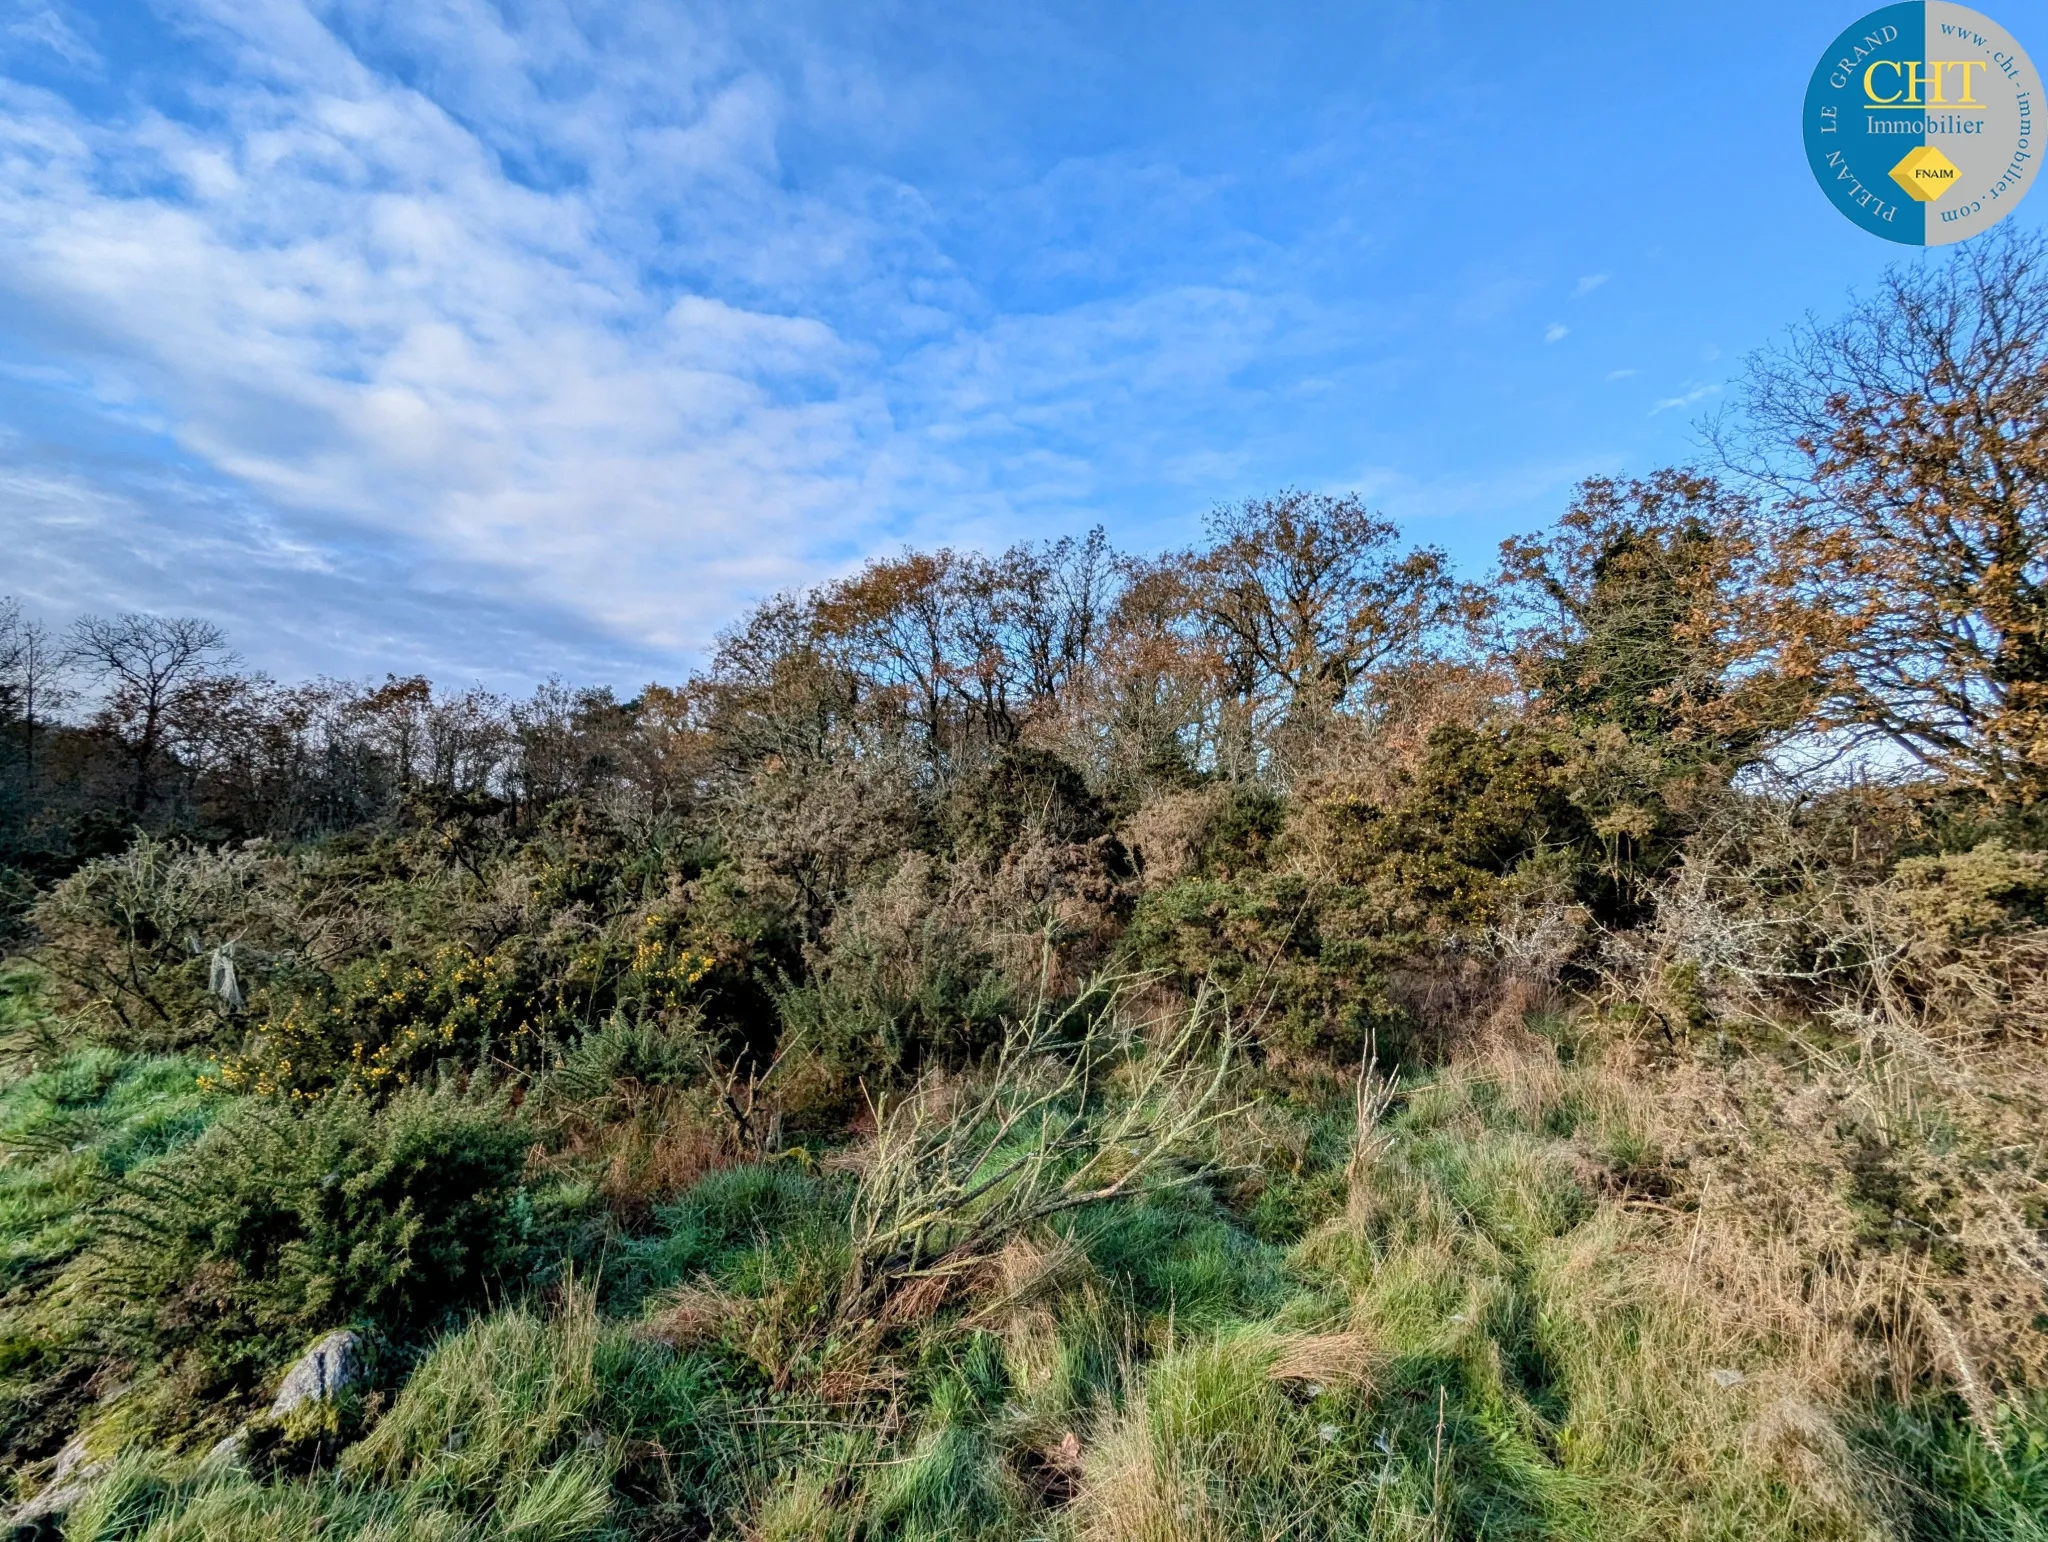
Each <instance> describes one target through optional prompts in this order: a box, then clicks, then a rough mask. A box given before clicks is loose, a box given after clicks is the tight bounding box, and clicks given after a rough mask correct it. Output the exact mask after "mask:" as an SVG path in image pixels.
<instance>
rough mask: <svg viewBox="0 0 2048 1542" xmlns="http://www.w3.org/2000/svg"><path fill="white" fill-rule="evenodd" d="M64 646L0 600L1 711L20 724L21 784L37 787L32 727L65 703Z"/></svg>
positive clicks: (31, 791) (30, 793) (26, 790)
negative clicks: (60, 645)
mask: <svg viewBox="0 0 2048 1542" xmlns="http://www.w3.org/2000/svg"><path fill="white" fill-rule="evenodd" d="M70 699H71V692H70V691H68V690H67V689H65V685H64V662H63V649H62V648H61V647H59V646H58V643H57V640H56V639H55V638H54V637H52V636H51V635H50V629H49V628H48V627H46V626H44V625H43V623H42V622H40V621H37V620H35V619H33V618H32V617H28V616H24V615H23V614H22V613H21V606H20V604H19V603H18V602H17V601H15V600H13V599H5V600H0V714H4V715H5V716H7V717H10V718H13V719H15V720H16V721H18V722H19V723H20V724H21V762H22V785H23V794H24V796H25V797H27V798H30V799H33V798H34V797H35V791H36V731H37V729H38V728H40V727H42V726H43V725H44V724H45V723H46V722H47V721H48V720H49V717H50V715H51V714H52V713H55V712H60V711H62V710H63V709H64V707H65V706H66V705H67V704H68V703H69V701H70Z"/></svg>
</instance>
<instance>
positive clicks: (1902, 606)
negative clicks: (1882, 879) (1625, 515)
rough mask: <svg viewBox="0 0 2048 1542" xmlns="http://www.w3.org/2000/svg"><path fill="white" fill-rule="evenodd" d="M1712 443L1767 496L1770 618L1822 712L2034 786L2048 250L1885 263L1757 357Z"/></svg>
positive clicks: (2041, 731) (1839, 725) (2042, 592)
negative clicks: (1845, 303)
mask: <svg viewBox="0 0 2048 1542" xmlns="http://www.w3.org/2000/svg"><path fill="white" fill-rule="evenodd" d="M1717 437H1718V439H1719V442H1720V444H1721V446H1722V449H1723V453H1724V455H1725V456H1726V458H1727V460H1728V461H1729V463H1730V464H1731V465H1732V466H1734V467H1735V468H1737V469H1738V470H1740V471H1742V472H1743V473H1745V474H1746V475H1748V476H1749V477H1751V478H1752V479H1753V480H1754V481H1755V483H1756V484H1757V485H1758V486H1759V487H1760V489H1762V490H1763V491H1765V492H1766V493H1767V494H1769V495H1770V497H1771V498H1772V500H1773V505H1774V508H1773V512H1774V514H1775V526H1776V528H1775V532H1774V535H1775V544H1774V555H1775V561H1774V562H1773V564H1772V566H1771V569H1770V571H1769V573H1768V575H1767V576H1768V579H1769V593H1770V597H1771V599H1772V602H1773V604H1772V614H1771V622H1772V632H1773V636H1774V640H1775V642H1776V645H1777V647H1778V648H1779V650H1780V656H1781V657H1780V662H1781V665H1782V667H1783V668H1784V669H1785V671H1786V673H1787V674H1788V676H1790V677H1794V678H1802V679H1805V680H1807V681H1809V682H1810V683H1811V686H1812V688H1813V690H1814V693H1815V695H1816V698H1817V700H1818V702H1819V709H1818V716H1817V722H1818V725H1819V726H1820V727H1821V728H1822V729H1824V730H1832V731H1835V732H1836V733H1837V734H1838V735H1839V736H1841V737H1842V738H1843V739H1844V740H1845V741H1846V742H1848V743H1851V744H1856V743H1866V742H1870V741H1881V742H1884V743H1888V744H1889V745H1891V746H1893V747H1895V748H1896V749H1897V750H1899V751H1902V752H1903V753H1904V754H1905V755H1907V756H1910V757H1911V758H1912V759H1913V760H1915V761H1917V762H1919V763H1920V764H1922V765H1923V766H1925V767H1927V768H1928V769H1930V770H1932V771H1934V772H1936V773H1938V774H1940V775H1942V776H1946V777H1952V778H1955V779H1958V780H1960V781H1962V782H1965V783H1967V784H1973V785H1975V786H1977V787H1979V788H1981V789H1983V790H1984V791H1986V792H1987V793H1989V794H1991V795H1992V796H1994V797H1996V798H1999V799H2002V800H2003V799H2009V800H2015V801H2021V802H2030V801H2033V800H2034V799H2036V798H2039V797H2040V796H2042V795H2043V794H2044V793H2048V243H2044V241H2043V239H2042V237H2040V236H2038V235H2032V234H2017V233H2013V232H2012V231H2011V229H2010V227H2008V229H2007V230H2006V231H2005V232H2001V233H2000V234H1998V235H1994V236H1990V237H1987V238H1985V239H1983V240H1980V241H1976V242H1971V243H1969V244H1968V245H1965V246H1962V247H1960V248H1958V249H1956V250H1955V251H1954V252H1953V254H1952V255H1950V256H1949V257H1948V258H1946V259H1945V260H1944V261H1941V262H1938V263H1930V264H1928V265H1924V266H1923V265H1921V264H1918V263H1915V264H1913V265H1911V266H1902V267H1896V268H1893V269H1891V270H1890V271H1889V272H1887V273H1886V275H1885V277H1884V279H1883V280H1882V281H1881V282H1880V284H1879V286H1878V289H1877V292H1876V293H1875V294H1873V295H1872V296H1871V297H1870V298H1868V299H1867V300H1864V301H1861V302H1860V303H1857V304H1856V305H1854V306H1852V307H1851V308H1850V310H1849V311H1848V312H1847V314H1846V315H1844V316H1843V317H1842V318H1841V319H1839V320H1838V321H1835V322H1832V323H1829V324H1820V323H1815V322H1809V323H1807V324H1806V325H1804V326H1801V327H1799V328H1797V329H1795V330H1794V331H1793V332H1792V333H1791V335H1790V336H1789V337H1788V338H1787V339H1786V340H1785V341H1784V342H1783V343H1781V344H1780V345H1778V346H1776V347H1773V348H1769V349H1766V350H1764V351H1762V352H1760V353H1759V354H1757V355H1756V356H1755V357H1753V358H1752V359H1751V360H1750V362H1749V368H1748V374H1747V380H1746V383H1745V391H1744V396H1743V401H1742V404H1741V407H1740V410H1739V411H1738V412H1737V413H1736V414H1735V415H1733V416H1732V417H1731V418H1729V419H1728V420H1727V421H1725V422H1723V423H1722V424H1721V425H1719V426H1718V432H1717Z"/></svg>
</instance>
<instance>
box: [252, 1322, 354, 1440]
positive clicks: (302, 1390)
mask: <svg viewBox="0 0 2048 1542" xmlns="http://www.w3.org/2000/svg"><path fill="white" fill-rule="evenodd" d="M362 1345H363V1341H362V1340H361V1339H359V1338H357V1337H356V1336H355V1335H354V1334H353V1333H351V1332H349V1330H348V1329H346V1328H337V1329H335V1330H334V1331H333V1332H332V1333H330V1334H328V1335H327V1336H326V1337H325V1338H323V1339H321V1340H320V1342H319V1343H317V1344H315V1345H314V1346H313V1347H312V1348H311V1349H309V1350H307V1351H306V1352H305V1353H304V1354H303V1355H300V1356H299V1363H298V1364H297V1365H294V1366H293V1367H292V1368H291V1369H290V1370H289V1371H287V1372H286V1373H285V1378H284V1380H283V1381H282V1382H281V1383H280V1384H279V1385H278V1389H277V1396H276V1397H275V1398H274V1399H273V1400H272V1401H271V1404H270V1413H269V1415H268V1417H270V1418H272V1419H282V1418H283V1417H284V1416H285V1415H286V1414H288V1413H290V1412H292V1410H294V1409H295V1408H299V1407H301V1406H303V1405H304V1404H306V1403H321V1402H325V1401H326V1400H327V1399H329V1398H331V1397H333V1396H335V1395H336V1394H337V1393H339V1392H342V1391H345V1390H346V1389H347V1388H349V1387H352V1386H354V1385H355V1384H356V1383H357V1382H358V1381H359V1380H361V1379H362V1374H363V1355H362Z"/></svg>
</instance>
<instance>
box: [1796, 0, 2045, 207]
mask: <svg viewBox="0 0 2048 1542" xmlns="http://www.w3.org/2000/svg"><path fill="white" fill-rule="evenodd" d="M2041 105H2042V103H2041V78H2040V76H2039V75H2037V74H2035V72H2034V65H2033V61H2032V60H2030V59H2029V58H2028V57H2027V55H2026V50H2025V49H2023V48H2021V47H2020V45H2019V44H2018V43H2017V42H2015V41H2014V40H2013V36H2012V34H2011V33H2009V32H2007V31H2006V30H2005V29H2004V28H2003V27H2001V26H1999V25H1998V23H1996V22H1995V21H1992V20H1991V19H1990V18H1989V17H1986V16H1982V15H1980V14H1979V13H1977V12H1976V11H1973V10H1971V9H1970V8H1969V7H1968V6H1962V5H1950V4H1948V3H1947V0H1913V3H1911V4H1908V5H1888V6H1886V7H1885V8H1884V9H1883V10H1880V11H1872V12H1871V13H1870V14H1869V15H1868V16H1866V17H1864V18H1863V19H1862V20H1861V21H1859V22H1857V23H1856V24H1855V25H1854V26H1853V27H1850V28H1849V29H1848V30H1847V31H1845V32H1844V33H1843V34H1842V35H1841V36H1840V37H1838V38H1836V39H1835V41H1834V43H1833V44H1832V45H1831V46H1830V47H1829V49H1828V51H1827V53H1826V54H1825V55H1823V56H1822V58H1821V61H1820V63H1819V64H1818V65H1816V66H1815V67H1814V71H1813V81H1812V83H1811V84H1810V85H1808V86H1807V88H1806V118H1805V135H1806V158H1807V160H1808V162H1809V163H1810V164H1811V165H1812V167H1813V174H1814V177H1815V178H1816V179H1817V180H1818V181H1819V183H1820V185H1821V190H1822V191H1823V192H1825V193H1826V194H1827V195H1828V198H1829V199H1830V201H1832V202H1833V204H1834V206H1835V207H1836V208H1837V209H1840V210H1841V211H1842V213H1844V214H1845V215H1847V216H1848V217H1849V218H1850V219H1852V220H1854V221H1855V222H1856V223H1857V224H1859V225H1861V226H1862V227H1863V228H1864V229H1865V230H1867V231H1869V232H1870V233H1871V234H1872V235H1879V236H1883V237H1884V238H1885V239H1886V240H1887V241H1903V242H1905V243H1906V244H1908V245H1910V246H1946V245H1948V244H1949V243H1950V242H1953V241H1966V240H1968V239H1969V238H1970V237H1971V236H1974V235H1979V234H1981V233H1982V232H1984V231H1986V230H1989V229H1990V228H1991V227H1992V226H1993V225H1996V224H1997V223H1998V222H1999V221H2000V220H2002V219H2004V218H2005V217H2006V215H2008V214H2010V213H2012V211H2013V210H2014V209H2015V208H2016V207H2018V205H2019V201H2020V200H2021V199H2022V198H2024V197H2026V195H2027V189H2028V188H2029V187H2031V186H2032V185H2033V181H2034V171H2035V168H2036V167H2038V166H2039V165H2040V160H2039V144H2040V136H2039V135H2038V133H2037V132H2036V124H2035V119H2036V116H2037V114H2038V113H2039V112H2040V110H2041Z"/></svg>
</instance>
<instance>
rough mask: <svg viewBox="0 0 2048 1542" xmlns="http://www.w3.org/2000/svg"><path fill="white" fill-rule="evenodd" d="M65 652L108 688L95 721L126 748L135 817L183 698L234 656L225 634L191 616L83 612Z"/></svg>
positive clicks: (147, 796)
mask: <svg viewBox="0 0 2048 1542" xmlns="http://www.w3.org/2000/svg"><path fill="white" fill-rule="evenodd" d="M69 657H70V658H72V659H73V660H75V661H76V662H77V663H78V664H79V665H81V666H82V667H83V668H85V669H86V670H87V671H88V672H90V673H91V674H93V675H94V676H96V677H97V678H98V679H99V680H100V681H101V683H102V684H103V686H104V687H105V689H106V693H107V694H106V700H105V702H104V703H103V704H102V705H101V708H100V712H99V718H100V722H101V724H102V726H104V727H105V728H107V729H108V730H109V731H110V732H112V733H113V734H114V735H115V737H116V738H118V739H119V740H120V741H121V743H122V745H123V747H124V748H125V750H126V752H127V755H128V759H129V762H130V764H131V766H132V767H133V773H132V780H131V782H130V790H129V806H130V811H131V812H132V813H134V814H135V815H137V816H140V815H142V814H143V813H144V812H145V811H146V810H147V809H148V807H149V805H150V802H151V799H152V795H153V793H154V790H155V785H156V784H155V776H156V770H157V764H158V762H159V760H160V759H161V757H162V756H163V755H164V753H165V751H166V749H167V747H168V743H169V740H170V738H171V729H172V726H173V718H174V716H175V714H176V712H177V709H178V707H179V706H180V704H181V702H182V701H183V700H184V699H185V698H187V697H188V696H190V695H192V694H193V693H195V692H197V691H199V690H201V689H202V688H203V687H204V685H205V684H206V682H207V680H208V678H209V677H210V676H213V675H215V674H217V673H220V672H223V671H225V670H226V669H227V668H228V667H229V666H230V665H231V664H232V663H233V662H234V655H233V654H232V653H231V652H230V651H229V649H228V645H227V634H226V633H225V632H223V631H222V630H221V629H220V628H219V627H217V626H215V625H214V624H213V623H212V622H211V621H202V620H200V619H198V618H197V617H193V616H151V615H141V614H133V613H131V614H128V615H124V616H118V617H115V618H113V619H111V620H108V619H106V618H103V617H99V616H85V617H82V618H81V619H80V620H79V621H78V622H77V623H76V624H75V625H74V626H73V627H72V629H71V646H70V649H69Z"/></svg>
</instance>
